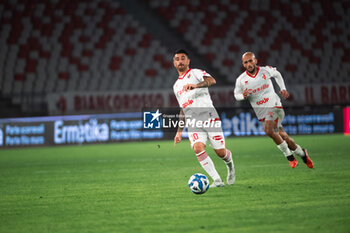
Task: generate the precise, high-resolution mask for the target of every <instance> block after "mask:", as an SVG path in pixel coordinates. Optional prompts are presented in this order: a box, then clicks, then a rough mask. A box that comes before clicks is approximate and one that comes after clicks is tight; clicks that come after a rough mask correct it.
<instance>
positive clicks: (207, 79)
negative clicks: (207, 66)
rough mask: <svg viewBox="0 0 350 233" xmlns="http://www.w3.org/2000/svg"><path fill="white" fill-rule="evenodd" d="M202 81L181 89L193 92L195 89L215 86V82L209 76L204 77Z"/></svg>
mask: <svg viewBox="0 0 350 233" xmlns="http://www.w3.org/2000/svg"><path fill="white" fill-rule="evenodd" d="M203 78H204V81H203V82H200V83H197V84H186V85H185V86H184V87H183V89H184V90H185V91H189V90H193V89H195V88H204V87H210V86H212V85H215V84H216V80H215V79H214V78H213V77H211V76H204V77H203Z"/></svg>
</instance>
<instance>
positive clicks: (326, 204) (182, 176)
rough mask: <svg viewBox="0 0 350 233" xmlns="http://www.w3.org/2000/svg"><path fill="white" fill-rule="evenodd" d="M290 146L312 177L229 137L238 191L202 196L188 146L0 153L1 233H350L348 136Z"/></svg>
mask: <svg viewBox="0 0 350 233" xmlns="http://www.w3.org/2000/svg"><path fill="white" fill-rule="evenodd" d="M294 139H295V140H296V142H297V143H299V144H300V145H302V146H304V147H306V148H308V150H309V154H310V156H311V158H312V159H313V161H314V164H315V168H314V169H309V168H307V167H306V166H305V165H304V164H303V163H302V161H301V160H300V159H299V162H300V163H299V165H298V166H297V167H296V168H295V169H292V168H290V166H289V163H288V161H287V160H286V159H285V158H284V157H283V155H282V154H281V153H280V151H279V150H278V149H277V148H276V146H275V145H274V144H273V142H272V140H270V139H269V138H267V137H245V138H229V139H227V141H226V144H227V147H228V148H229V149H231V151H232V153H233V155H234V162H235V166H236V175H237V179H236V183H235V184H234V185H233V186H226V187H224V188H216V189H214V188H213V189H209V190H208V192H207V193H205V194H203V195H195V194H192V193H191V192H190V190H189V189H188V187H187V181H188V179H189V177H190V176H191V175H192V174H193V173H196V172H201V173H204V170H202V168H201V167H200V165H199V163H198V162H197V160H196V157H195V155H194V153H193V152H192V150H191V148H190V146H189V142H188V140H187V139H184V140H183V141H182V142H181V143H180V144H178V146H177V147H176V148H174V147H173V142H172V141H153V142H134V143H121V144H108V145H88V146H62V147H50V148H28V149H9V150H2V151H0V194H1V198H0V232H1V233H12V232H16V233H17V232H24V233H31V232H33V233H49V232H59V233H67V232H72V233H73V232H74V233H76V232H91V233H103V232H127V233H133V232H137V233H139V232H141V233H142V232H151V233H156V232H179V233H183V232H191V233H194V232H254V233H256V232H269V233H270V232H293V233H294V232H298V233H300V232H307V233H310V232H317V233H322V232H331V233H333V232H350V137H349V136H343V135H319V136H317V135H316V136H294ZM207 151H208V153H209V155H210V156H211V157H212V159H213V161H214V163H215V165H216V168H217V170H218V171H219V173H220V174H221V177H222V178H223V179H226V167H225V165H224V163H223V162H222V161H221V160H220V159H219V158H217V157H216V156H214V151H213V150H212V149H211V148H208V150H207Z"/></svg>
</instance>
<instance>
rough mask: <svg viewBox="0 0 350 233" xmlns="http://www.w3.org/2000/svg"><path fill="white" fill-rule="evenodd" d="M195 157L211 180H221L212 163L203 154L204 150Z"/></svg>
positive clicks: (206, 155)
mask: <svg viewBox="0 0 350 233" xmlns="http://www.w3.org/2000/svg"><path fill="white" fill-rule="evenodd" d="M196 156H197V159H198V161H199V163H200V164H201V165H202V167H203V169H204V170H205V171H206V172H207V173H208V174H209V176H210V177H211V178H213V180H221V178H220V175H219V173H218V172H217V171H216V169H215V166H214V163H213V161H212V160H211V158H210V157H209V156H208V154H207V153H206V152H205V150H204V151H202V152H200V153H198V154H196Z"/></svg>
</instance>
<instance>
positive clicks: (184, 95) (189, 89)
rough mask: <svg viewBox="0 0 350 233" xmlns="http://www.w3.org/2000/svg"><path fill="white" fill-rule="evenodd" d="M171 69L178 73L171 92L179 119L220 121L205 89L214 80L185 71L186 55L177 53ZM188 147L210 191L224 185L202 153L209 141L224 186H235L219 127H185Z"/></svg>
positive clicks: (198, 72) (202, 73) (179, 133)
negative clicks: (223, 174)
mask: <svg viewBox="0 0 350 233" xmlns="http://www.w3.org/2000/svg"><path fill="white" fill-rule="evenodd" d="M173 63H174V67H175V68H176V69H177V71H178V73H179V78H178V80H177V81H176V82H175V84H174V86H173V89H174V93H175V96H176V98H177V101H178V103H179V105H180V108H181V110H180V116H184V118H185V120H187V121H189V120H192V119H194V120H203V121H208V122H211V123H212V122H213V121H220V118H219V116H218V113H217V112H216V110H215V108H214V106H213V103H212V100H211V97H210V94H209V90H208V87H209V86H211V85H214V84H215V83H216V81H215V79H214V78H213V77H212V76H211V75H210V74H208V73H206V72H205V71H203V70H199V69H191V68H190V67H189V64H190V59H189V57H188V53H187V52H186V51H185V50H183V49H179V50H177V51H176V52H175V54H174V57H173ZM183 129H184V128H183V127H180V125H179V127H178V130H177V133H176V135H175V138H174V146H176V144H177V143H179V142H181V139H182V131H183ZM188 133H189V139H190V142H191V147H192V148H193V150H194V152H195V153H196V156H197V159H198V161H199V163H200V164H201V166H202V167H203V169H204V170H205V171H206V172H207V173H208V174H209V176H210V177H211V178H212V179H213V180H214V182H213V183H212V184H211V185H210V187H223V186H224V182H223V181H222V179H221V178H220V175H219V173H218V172H217V171H216V169H215V166H214V163H213V161H212V160H211V158H210V157H209V156H208V154H207V153H206V151H205V147H206V143H207V141H208V140H209V142H210V145H211V146H212V147H213V148H214V150H215V152H216V154H217V155H218V156H219V157H220V158H221V159H222V160H224V162H225V164H226V166H227V173H228V174H227V184H228V185H232V184H233V183H234V182H235V178H236V177H235V169H234V164H233V159H232V153H231V151H229V150H227V149H226V147H225V138H224V135H223V132H222V128H221V125H220V127H219V128H216V129H214V130H213V129H210V128H205V127H188Z"/></svg>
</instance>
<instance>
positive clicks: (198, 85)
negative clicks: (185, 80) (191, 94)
mask: <svg viewBox="0 0 350 233" xmlns="http://www.w3.org/2000/svg"><path fill="white" fill-rule="evenodd" d="M209 86H210V85H209V82H208V81H207V80H205V79H204V81H203V82H200V83H198V84H197V88H202V87H209Z"/></svg>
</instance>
